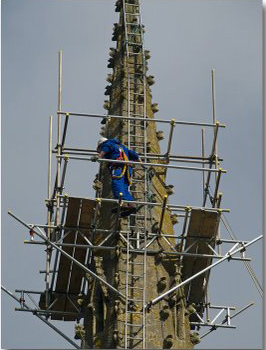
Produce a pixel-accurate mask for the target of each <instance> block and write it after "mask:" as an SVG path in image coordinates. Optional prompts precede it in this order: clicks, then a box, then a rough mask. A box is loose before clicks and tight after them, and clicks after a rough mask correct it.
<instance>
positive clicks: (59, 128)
mask: <svg viewBox="0 0 266 350" xmlns="http://www.w3.org/2000/svg"><path fill="white" fill-rule="evenodd" d="M62 54H63V53H62V51H61V50H60V51H59V72H58V111H61V110H62ZM57 122H58V124H57V155H58V156H60V155H61V114H60V113H58V119H57ZM60 167H61V159H57V184H56V187H57V189H56V226H58V225H59V220H60V219H59V214H60V197H59V194H60Z"/></svg>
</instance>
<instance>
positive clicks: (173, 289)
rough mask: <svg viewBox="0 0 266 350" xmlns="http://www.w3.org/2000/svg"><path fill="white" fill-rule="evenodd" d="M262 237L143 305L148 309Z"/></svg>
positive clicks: (255, 239)
mask: <svg viewBox="0 0 266 350" xmlns="http://www.w3.org/2000/svg"><path fill="white" fill-rule="evenodd" d="M262 237H263V235H260V236H258V237H256V238H254V239H253V240H252V241H250V242H248V243H247V244H243V246H241V247H240V248H237V249H235V250H234V251H231V252H230V253H226V254H225V256H224V257H223V258H221V259H220V260H218V261H216V262H215V263H213V264H211V265H209V266H208V267H206V268H205V269H203V270H201V271H199V272H198V273H196V274H195V275H193V276H191V277H189V278H187V279H186V280H185V281H183V282H181V283H180V284H178V285H176V286H174V287H173V288H171V289H169V290H168V291H167V292H165V293H163V294H161V295H159V296H158V297H157V298H155V299H153V300H151V301H150V302H149V303H148V304H146V305H145V308H147V309H149V308H150V307H151V306H152V305H155V304H157V303H158V302H159V301H160V300H162V299H163V298H165V297H166V296H167V295H169V294H171V293H173V292H174V291H176V290H177V289H178V288H180V287H182V286H184V285H186V284H187V283H189V282H190V281H192V280H193V279H195V278H196V277H198V276H200V275H202V274H203V273H205V272H207V271H208V270H210V269H212V268H213V267H215V266H217V265H219V264H220V263H222V262H223V261H225V260H230V259H231V257H232V256H233V255H235V254H236V253H238V252H240V251H243V250H245V249H246V248H247V247H248V246H250V245H251V244H253V243H255V242H257V241H258V240H259V239H261V238H262Z"/></svg>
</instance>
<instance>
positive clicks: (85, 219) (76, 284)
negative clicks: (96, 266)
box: [52, 197, 95, 321]
mask: <svg viewBox="0 0 266 350" xmlns="http://www.w3.org/2000/svg"><path fill="white" fill-rule="evenodd" d="M94 208H95V201H93V200H88V199H83V198H74V197H70V198H69V202H68V207H67V214H66V221H65V229H64V232H63V234H64V235H65V237H64V239H63V243H71V244H87V243H86V241H85V240H84V238H83V237H82V235H81V234H80V233H79V232H78V230H77V229H73V227H77V228H82V229H83V230H81V231H80V232H82V233H83V235H84V236H85V237H87V238H90V237H89V236H90V233H91V223H92V218H93V214H94ZM68 227H69V229H68ZM62 249H63V250H64V251H65V252H66V253H68V254H69V255H71V256H73V257H74V258H75V259H76V260H78V261H79V262H80V263H82V264H84V263H85V258H86V251H87V249H84V248H74V247H63V248H62ZM83 276H84V272H83V270H82V269H80V268H79V267H78V266H77V265H76V264H74V263H72V261H71V260H70V259H69V258H67V257H65V256H64V255H62V254H60V260H59V265H58V274H57V279H56V287H55V293H56V294H57V293H59V295H60V293H62V297H59V298H58V300H57V301H56V303H55V304H54V306H53V308H52V310H57V311H66V312H76V310H75V308H74V306H73V304H72V303H71V302H70V301H69V300H68V299H67V297H66V296H65V294H66V293H67V294H68V295H69V297H70V298H71V300H72V301H73V302H74V303H75V299H76V296H77V295H78V294H79V293H80V289H81V282H82V277H83ZM57 295H58V294H57ZM52 319H54V320H62V319H64V321H72V320H74V319H75V318H73V317H72V316H64V317H63V318H62V316H60V315H54V316H52Z"/></svg>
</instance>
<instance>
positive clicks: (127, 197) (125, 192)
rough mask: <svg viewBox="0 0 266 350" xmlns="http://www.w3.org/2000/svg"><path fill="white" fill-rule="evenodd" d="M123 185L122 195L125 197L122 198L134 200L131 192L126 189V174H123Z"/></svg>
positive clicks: (127, 184) (127, 185)
mask: <svg viewBox="0 0 266 350" xmlns="http://www.w3.org/2000/svg"><path fill="white" fill-rule="evenodd" d="M123 186H124V191H123V194H124V197H125V198H123V199H125V200H127V201H134V200H135V199H134V198H133V196H132V195H131V193H130V192H129V190H128V187H129V183H128V180H127V178H126V176H124V183H123Z"/></svg>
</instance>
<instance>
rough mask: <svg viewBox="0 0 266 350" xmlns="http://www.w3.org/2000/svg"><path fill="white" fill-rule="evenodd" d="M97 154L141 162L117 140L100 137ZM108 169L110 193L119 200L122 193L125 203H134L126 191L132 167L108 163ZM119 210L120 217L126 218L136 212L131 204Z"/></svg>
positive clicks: (136, 154)
mask: <svg viewBox="0 0 266 350" xmlns="http://www.w3.org/2000/svg"><path fill="white" fill-rule="evenodd" d="M97 152H98V153H99V158H105V159H114V160H123V161H129V160H132V161H135V162H141V159H140V157H139V155H138V153H137V152H135V151H133V150H129V149H128V148H127V147H126V146H125V145H123V144H122V143H120V141H119V140H117V139H107V138H106V137H101V138H100V139H99V141H98V143H97ZM108 168H109V170H110V173H111V177H112V191H113V196H114V198H116V199H120V193H122V199H124V200H126V201H134V198H133V196H132V195H131V193H130V192H129V190H128V187H129V186H130V185H131V178H132V166H131V165H130V164H124V163H109V165H108ZM121 209H122V213H121V216H128V215H130V214H133V213H136V211H137V208H136V206H135V205H134V204H133V203H127V205H126V206H123V207H122V208H121ZM116 211H117V208H114V209H113V210H112V212H113V213H114V212H116Z"/></svg>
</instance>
